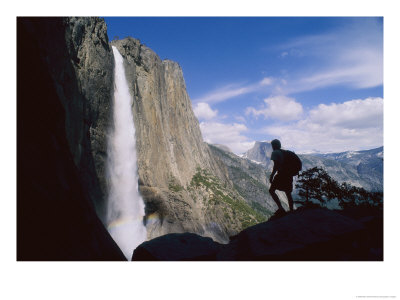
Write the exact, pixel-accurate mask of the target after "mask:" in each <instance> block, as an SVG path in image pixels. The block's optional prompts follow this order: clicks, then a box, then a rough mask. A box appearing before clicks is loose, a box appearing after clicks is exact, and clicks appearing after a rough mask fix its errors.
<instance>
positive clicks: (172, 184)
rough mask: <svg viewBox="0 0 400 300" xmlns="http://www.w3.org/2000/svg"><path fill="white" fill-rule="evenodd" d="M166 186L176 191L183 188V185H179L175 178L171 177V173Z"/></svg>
mask: <svg viewBox="0 0 400 300" xmlns="http://www.w3.org/2000/svg"><path fill="white" fill-rule="evenodd" d="M168 188H169V190H170V191H174V192H176V193H177V192H180V191H182V190H184V189H185V188H184V187H183V186H181V185H180V184H179V183H178V182H177V179H176V178H175V177H173V176H172V175H171V178H170V180H169V183H168Z"/></svg>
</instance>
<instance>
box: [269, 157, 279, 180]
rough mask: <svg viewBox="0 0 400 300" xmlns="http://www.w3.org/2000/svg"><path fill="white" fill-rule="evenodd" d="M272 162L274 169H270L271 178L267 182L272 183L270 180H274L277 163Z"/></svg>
mask: <svg viewBox="0 0 400 300" xmlns="http://www.w3.org/2000/svg"><path fill="white" fill-rule="evenodd" d="M273 162H274V168H273V169H272V173H271V176H269V182H272V179H273V178H274V176H275V174H276V172H277V171H278V168H277V163H275V161H274V160H273Z"/></svg>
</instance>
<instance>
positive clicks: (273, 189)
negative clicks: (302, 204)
mask: <svg viewBox="0 0 400 300" xmlns="http://www.w3.org/2000/svg"><path fill="white" fill-rule="evenodd" d="M275 191H276V189H275V188H273V187H272V186H271V187H270V189H269V193H270V194H271V196H272V199H274V201H275V203H276V205H278V209H279V210H284V209H283V207H282V204H281V201H280V200H279V197H278V195H277V194H276V193H275Z"/></svg>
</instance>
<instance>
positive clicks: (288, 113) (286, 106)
mask: <svg viewBox="0 0 400 300" xmlns="http://www.w3.org/2000/svg"><path fill="white" fill-rule="evenodd" d="M264 102H265V104H266V105H265V106H263V107H262V108H261V109H258V110H257V109H255V108H254V107H248V108H247V109H246V115H250V114H252V115H254V116H255V117H258V116H260V115H263V116H264V118H265V119H269V118H271V119H277V120H281V121H291V120H296V119H299V117H300V116H301V115H302V114H303V107H302V105H301V104H300V103H298V102H296V100H295V99H294V98H290V97H286V96H275V97H269V98H266V99H264Z"/></svg>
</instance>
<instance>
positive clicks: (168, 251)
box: [132, 233, 223, 261]
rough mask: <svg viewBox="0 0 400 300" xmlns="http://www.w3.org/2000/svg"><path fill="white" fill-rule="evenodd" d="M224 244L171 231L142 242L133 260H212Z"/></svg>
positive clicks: (194, 235)
mask: <svg viewBox="0 0 400 300" xmlns="http://www.w3.org/2000/svg"><path fill="white" fill-rule="evenodd" d="M222 246H223V245H222V244H219V243H216V242H214V241H213V240H212V239H211V238H207V237H202V236H199V235H197V234H194V233H170V234H166V235H163V236H160V237H158V238H155V239H153V240H151V241H149V242H144V243H143V244H141V245H140V247H138V248H136V249H135V251H134V252H133V255H132V260H160V261H193V260H205V261H210V260H216V255H217V253H218V252H219V251H220V250H221V249H222Z"/></svg>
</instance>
